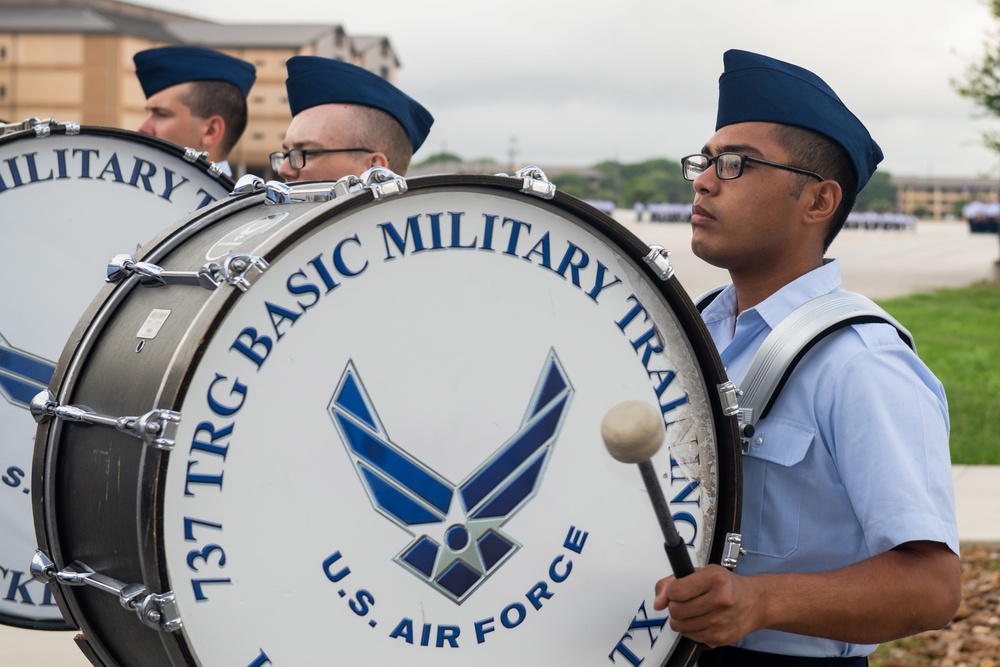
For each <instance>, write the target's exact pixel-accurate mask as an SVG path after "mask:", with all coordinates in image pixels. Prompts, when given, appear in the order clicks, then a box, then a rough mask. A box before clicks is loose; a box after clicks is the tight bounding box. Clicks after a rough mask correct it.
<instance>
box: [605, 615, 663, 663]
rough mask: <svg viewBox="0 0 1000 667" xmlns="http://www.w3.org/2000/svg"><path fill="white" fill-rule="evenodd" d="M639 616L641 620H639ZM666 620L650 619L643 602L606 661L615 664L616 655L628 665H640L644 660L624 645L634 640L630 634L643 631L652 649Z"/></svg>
mask: <svg viewBox="0 0 1000 667" xmlns="http://www.w3.org/2000/svg"><path fill="white" fill-rule="evenodd" d="M640 616H641V617H642V618H640ZM667 618H668V617H667V616H664V617H662V618H650V617H649V615H648V614H647V613H646V602H645V601H643V603H642V604H640V605H639V611H638V612H637V613H636V615H635V616H633V617H632V621H631V622H630V623H629V626H628V630H626V631H625V633H624V634H623V635H622V638H621V639H619V640H618V644H616V645H615V647H614V649H612V651H611V653H609V654H608V660H610V661H611V662H616V661H615V655H616V654H617V655H620V656H622V657H623V658H625V660H627V661H628V664H630V665H633V666H634V667H638V665H640V664H642V661H643V660H644V658H641V657H639V656H638V655H636V653H635V651H633V650H632V648H631V647H629V646H627V645H626V642H631V641H632V640H633V639H634V637H633V634H632V633H633V632H634V631H637V630H638V631H643V630H644V631H645V632H646V636H647V637H648V639H649V644H648V648H653V645H654V644H655V643H656V640H657V639H659V638H660V634H659V633H660V631H662V630H663V626H664V625H666V623H667ZM636 634H638V633H636Z"/></svg>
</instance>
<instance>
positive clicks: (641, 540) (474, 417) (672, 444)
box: [32, 171, 740, 667]
mask: <svg viewBox="0 0 1000 667" xmlns="http://www.w3.org/2000/svg"><path fill="white" fill-rule="evenodd" d="M392 176H393V175H392V174H391V173H389V174H388V175H386V174H385V173H384V171H374V172H370V173H366V175H365V176H364V178H363V179H362V181H363V182H364V184H365V185H364V186H363V187H361V189H360V190H357V186H353V187H349V186H351V184H352V182H353V181H352V180H351V179H348V180H347V181H340V182H338V183H337V184H332V183H325V184H324V183H312V184H296V185H293V186H285V185H282V184H280V183H269V184H267V185H266V186H265V185H264V184H263V182H261V181H259V179H258V182H257V183H256V185H255V187H256V189H257V191H256V192H253V193H249V194H245V195H243V196H237V197H234V198H233V199H232V200H231V201H230V202H228V203H227V204H224V205H219V206H216V207H214V208H212V209H211V210H209V211H206V212H205V213H204V214H202V215H201V216H200V217H199V216H195V217H194V218H192V219H191V220H189V221H187V222H186V223H183V224H179V225H177V226H176V227H175V228H174V229H173V230H171V231H169V232H168V233H165V234H164V235H162V236H161V237H160V238H159V239H158V240H156V241H154V242H153V243H151V244H149V245H148V246H147V248H146V249H145V252H144V254H143V255H142V256H141V257H136V258H123V257H119V258H117V260H116V262H115V263H114V264H113V266H112V267H111V269H112V270H111V275H112V278H113V279H114V280H117V281H118V284H117V285H109V286H107V288H106V289H105V291H104V292H102V293H101V294H100V295H99V296H98V298H97V299H96V300H95V301H94V302H93V303H92V305H91V310H90V311H89V313H88V315H87V316H86V317H85V318H84V320H82V321H81V323H80V325H79V326H78V329H77V332H76V334H74V337H73V339H74V340H79V344H78V345H77V346H75V347H74V346H72V345H70V346H67V348H66V350H65V351H64V354H63V357H62V359H61V360H60V363H59V367H58V368H57V371H56V377H55V378H54V379H53V384H52V387H53V388H54V389H53V391H54V395H53V394H48V395H46V394H45V393H43V394H41V395H39V397H37V399H36V400H35V401H34V402H33V412H34V414H35V415H36V417H37V418H38V419H39V421H40V422H42V425H41V426H40V427H39V433H38V437H37V439H36V443H37V444H36V449H35V459H34V469H33V480H32V485H33V490H32V492H33V496H34V509H35V519H36V528H37V532H38V535H39V536H40V541H41V544H40V549H39V553H38V554H37V555H36V561H35V563H34V564H33V571H34V572H35V573H36V574H37V575H38V576H39V577H40V578H46V579H50V580H57V581H60V582H64V583H65V585H61V586H58V587H56V586H54V590H55V593H56V599H57V600H58V602H59V604H60V606H61V608H62V609H63V611H64V613H65V614H66V615H67V617H68V618H69V619H72V621H73V622H74V623H75V624H77V625H78V626H79V627H80V628H81V630H82V631H83V633H82V637H81V638H80V639H79V641H80V643H81V647H82V648H83V650H84V651H85V652H86V653H87V655H88V657H89V658H90V659H91V661H92V662H94V664H99V665H109V666H110V665H144V666H158V665H174V666H181V665H201V666H204V667H208V666H212V665H247V666H253V667H261V666H263V665H275V666H277V665H304V664H312V663H314V662H315V661H316V656H336V658H332V657H331V658H330V659H335V660H336V662H337V663H338V664H345V665H348V664H378V665H386V664H407V665H417V664H427V665H435V666H436V667H441V666H448V665H454V666H458V665H469V664H477V665H498V666H499V665H502V666H504V667H508V666H509V665H512V664H532V665H538V664H554V665H566V664H572V665H604V664H607V662H608V661H609V659H613V661H614V662H616V663H618V664H635V665H637V664H639V663H640V662H643V664H647V665H690V664H692V663H693V661H694V659H695V655H696V652H697V649H696V647H695V646H694V645H693V644H692V643H691V642H690V641H688V640H685V639H682V638H680V637H679V636H678V635H677V634H676V633H674V632H673V631H672V630H670V627H669V625H668V624H667V618H666V617H665V614H664V613H663V612H657V611H655V610H654V609H653V606H652V601H653V585H654V583H655V582H656V580H657V579H658V578H660V577H663V576H665V575H666V574H668V573H669V571H670V570H669V564H668V562H667V559H666V557H665V555H664V551H663V538H662V536H661V534H660V530H659V528H658V524H657V522H656V520H655V515H654V512H653V509H652V507H651V505H650V503H649V500H648V496H647V493H646V490H645V487H644V485H643V482H642V479H641V475H640V473H639V471H638V470H637V469H636V467H635V466H630V465H623V464H621V463H618V462H616V461H615V460H613V459H612V458H611V456H610V455H609V454H608V452H607V451H606V449H605V447H604V445H603V443H602V440H601V435H600V431H601V429H600V423H601V420H602V418H603V416H604V415H605V413H606V412H607V411H608V409H609V408H611V407H613V406H615V405H616V404H618V403H620V402H622V401H625V400H631V399H639V400H643V401H646V402H648V403H650V404H652V405H655V406H659V409H660V411H661V413H662V415H663V420H664V422H665V424H666V425H667V440H666V446H665V447H663V448H662V449H661V451H660V453H659V454H657V455H656V456H655V457H654V459H653V461H654V465H655V466H656V469H657V470H658V472H659V474H660V476H661V477H660V479H661V483H662V488H663V491H664V493H665V495H666V497H667V498H668V499H669V500H670V503H671V511H672V514H673V516H674V519H675V521H676V523H677V525H678V528H679V531H680V532H681V534H682V536H683V537H684V539H685V540H687V543H688V545H689V551H690V555H691V557H692V560H693V561H694V563H695V565H703V564H706V563H709V562H716V563H718V562H720V560H721V559H722V557H723V554H724V552H726V551H727V533H731V532H735V531H736V530H737V529H738V523H739V520H738V517H739V498H740V477H739V472H738V471H739V468H738V465H737V464H738V462H739V459H738V457H739V454H738V451H739V450H738V445H737V443H738V437H737V430H736V422H735V418H733V417H728V416H726V415H725V414H724V408H723V403H724V401H723V400H721V398H720V390H719V385H722V384H723V383H725V376H724V373H723V369H722V367H721V364H720V362H719V359H718V357H717V355H716V353H715V352H714V348H713V346H712V342H711V340H710V339H709V338H708V336H707V334H706V332H705V330H704V328H703V325H702V324H701V320H700V318H699V316H698V314H697V311H696V310H695V309H694V307H693V306H692V304H691V302H690V300H689V299H688V297H687V296H686V295H685V293H684V291H683V289H682V288H681V287H680V285H678V283H677V280H676V279H675V278H671V277H668V276H669V273H670V272H669V271H667V270H666V269H667V268H668V266H669V265H668V264H667V262H666V261H665V259H664V257H663V255H662V254H659V253H657V252H655V251H652V252H651V250H650V248H648V247H646V246H644V245H643V244H642V243H641V242H640V241H639V240H638V239H637V238H635V237H634V236H632V235H631V234H630V233H628V232H627V231H626V230H625V229H624V228H622V227H621V226H619V225H618V224H617V223H616V222H614V221H613V220H612V219H610V218H608V217H606V216H604V215H603V214H600V213H599V212H597V211H596V210H595V209H592V208H591V207H589V206H587V205H586V204H584V203H583V202H581V201H579V200H576V199H574V198H572V197H569V196H566V195H563V194H561V193H556V194H555V195H554V197H553V198H551V199H544V198H542V197H539V196H537V194H536V193H539V192H541V193H543V194H545V195H546V196H549V195H551V194H552V189H551V188H550V185H551V184H548V183H547V182H545V181H544V180H543V176H544V175H542V174H540V173H536V174H534V175H532V174H530V173H529V174H528V175H522V177H519V178H512V177H505V176H495V177H485V176H435V177H425V178H417V179H413V180H412V181H409V182H407V181H403V180H402V179H398V178H397V179H393V178H392ZM353 180H354V181H356V180H357V179H353ZM239 189H240V188H239V186H238V188H237V190H239ZM394 193H395V194H394ZM647 255H648V256H650V262H647V261H645V259H644V258H645V257H647ZM216 285H218V286H217V287H216ZM123 607H124V608H123Z"/></svg>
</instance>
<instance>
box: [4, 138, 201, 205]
mask: <svg viewBox="0 0 1000 667" xmlns="http://www.w3.org/2000/svg"><path fill="white" fill-rule="evenodd" d="M3 162H4V164H6V165H7V170H6V173H4V172H0V193H2V192H3V191H5V190H12V189H14V188H19V187H22V186H25V185H31V184H33V183H42V182H46V181H52V180H62V179H85V180H98V181H111V182H114V183H121V184H123V185H128V186H131V187H133V188H136V189H140V190H144V191H145V192H149V193H150V194H155V195H157V196H159V197H161V198H162V199H166V200H167V201H171V202H172V201H174V199H173V198H174V195H175V192H176V191H178V190H180V189H181V188H182V187H183V186H185V185H187V184H188V183H190V182H191V181H190V179H188V178H187V177H186V176H180V175H179V174H178V173H177V172H176V171H174V170H172V169H170V168H169V167H165V166H158V165H157V164H155V163H153V162H150V161H149V160H146V159H143V158H141V157H138V156H136V155H122V156H121V157H119V155H118V153H117V152H112V153H110V155H108V154H107V153H106V152H105V157H104V158H102V157H101V151H100V149H97V148H74V149H72V151H71V150H70V149H68V148H54V149H53V150H52V151H51V153H44V152H43V153H39V152H37V151H35V152H31V153H22V154H20V155H16V156H14V157H10V158H6V159H4V160H3ZM123 166H124V168H123ZM126 174H127V177H126ZM189 189H190V188H184V192H185V193H186V192H187V191H188V190H189ZM196 194H197V197H195V196H194V194H192V201H191V208H192V209H196V208H201V207H202V206H205V205H207V204H209V203H211V202H213V201H215V197H213V196H212V195H211V194H209V193H208V192H207V191H206V190H204V189H203V188H199V189H198V191H197V193H196Z"/></svg>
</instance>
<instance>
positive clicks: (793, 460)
mask: <svg viewBox="0 0 1000 667" xmlns="http://www.w3.org/2000/svg"><path fill="white" fill-rule="evenodd" d="M815 436H816V430H815V429H814V428H813V427H811V426H807V425H805V424H800V423H798V422H794V421H789V420H787V419H781V418H780V417H768V418H767V419H762V420H760V421H759V422H757V430H756V432H755V433H754V436H753V437H752V438H751V439H750V451H749V452H748V453H747V454H746V455H747V456H752V457H754V458H758V459H762V460H764V461H768V462H770V463H776V464H778V465H780V466H785V467H791V466H794V465H796V464H798V463H800V462H801V461H802V459H804V458H805V457H806V452H808V451H809V445H811V444H812V441H813V439H814V438H815ZM758 442H760V445H758V444H757V443H758Z"/></svg>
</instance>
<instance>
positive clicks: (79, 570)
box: [31, 550, 183, 632]
mask: <svg viewBox="0 0 1000 667" xmlns="http://www.w3.org/2000/svg"><path fill="white" fill-rule="evenodd" d="M31 576H32V577H33V578H34V579H35V581H38V582H40V583H43V584H48V583H52V582H53V581H54V582H56V583H58V584H62V585H64V586H92V587H94V588H96V589H97V590H100V591H104V592H105V593H111V594H113V595H117V596H118V601H119V602H120V603H121V605H122V607H123V608H125V609H127V610H128V611H134V612H135V613H136V615H137V616H138V617H139V620H140V621H142V622H143V623H144V624H145V625H146V626H148V627H150V628H152V629H154V630H162V631H164V632H176V631H177V630H180V629H181V626H182V625H183V623H182V621H181V617H180V613H179V611H178V609H177V599H176V597H175V596H174V593H173V591H167V592H166V593H150V592H149V591H147V590H146V587H145V586H143V585H142V584H126V583H124V582H121V581H118V580H117V579H115V578H114V577H109V576H107V575H105V574H101V573H100V572H94V570H92V569H91V568H90V567H88V566H87V565H86V564H84V563H81V562H80V561H73V562H72V563H70V564H69V565H68V566H67V567H66V569H65V570H59V569H57V568H56V566H55V563H53V562H52V560H51V559H50V558H49V557H48V556H47V555H46V554H45V552H43V551H41V550H38V551H35V555H34V557H33V558H32V559H31Z"/></svg>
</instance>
